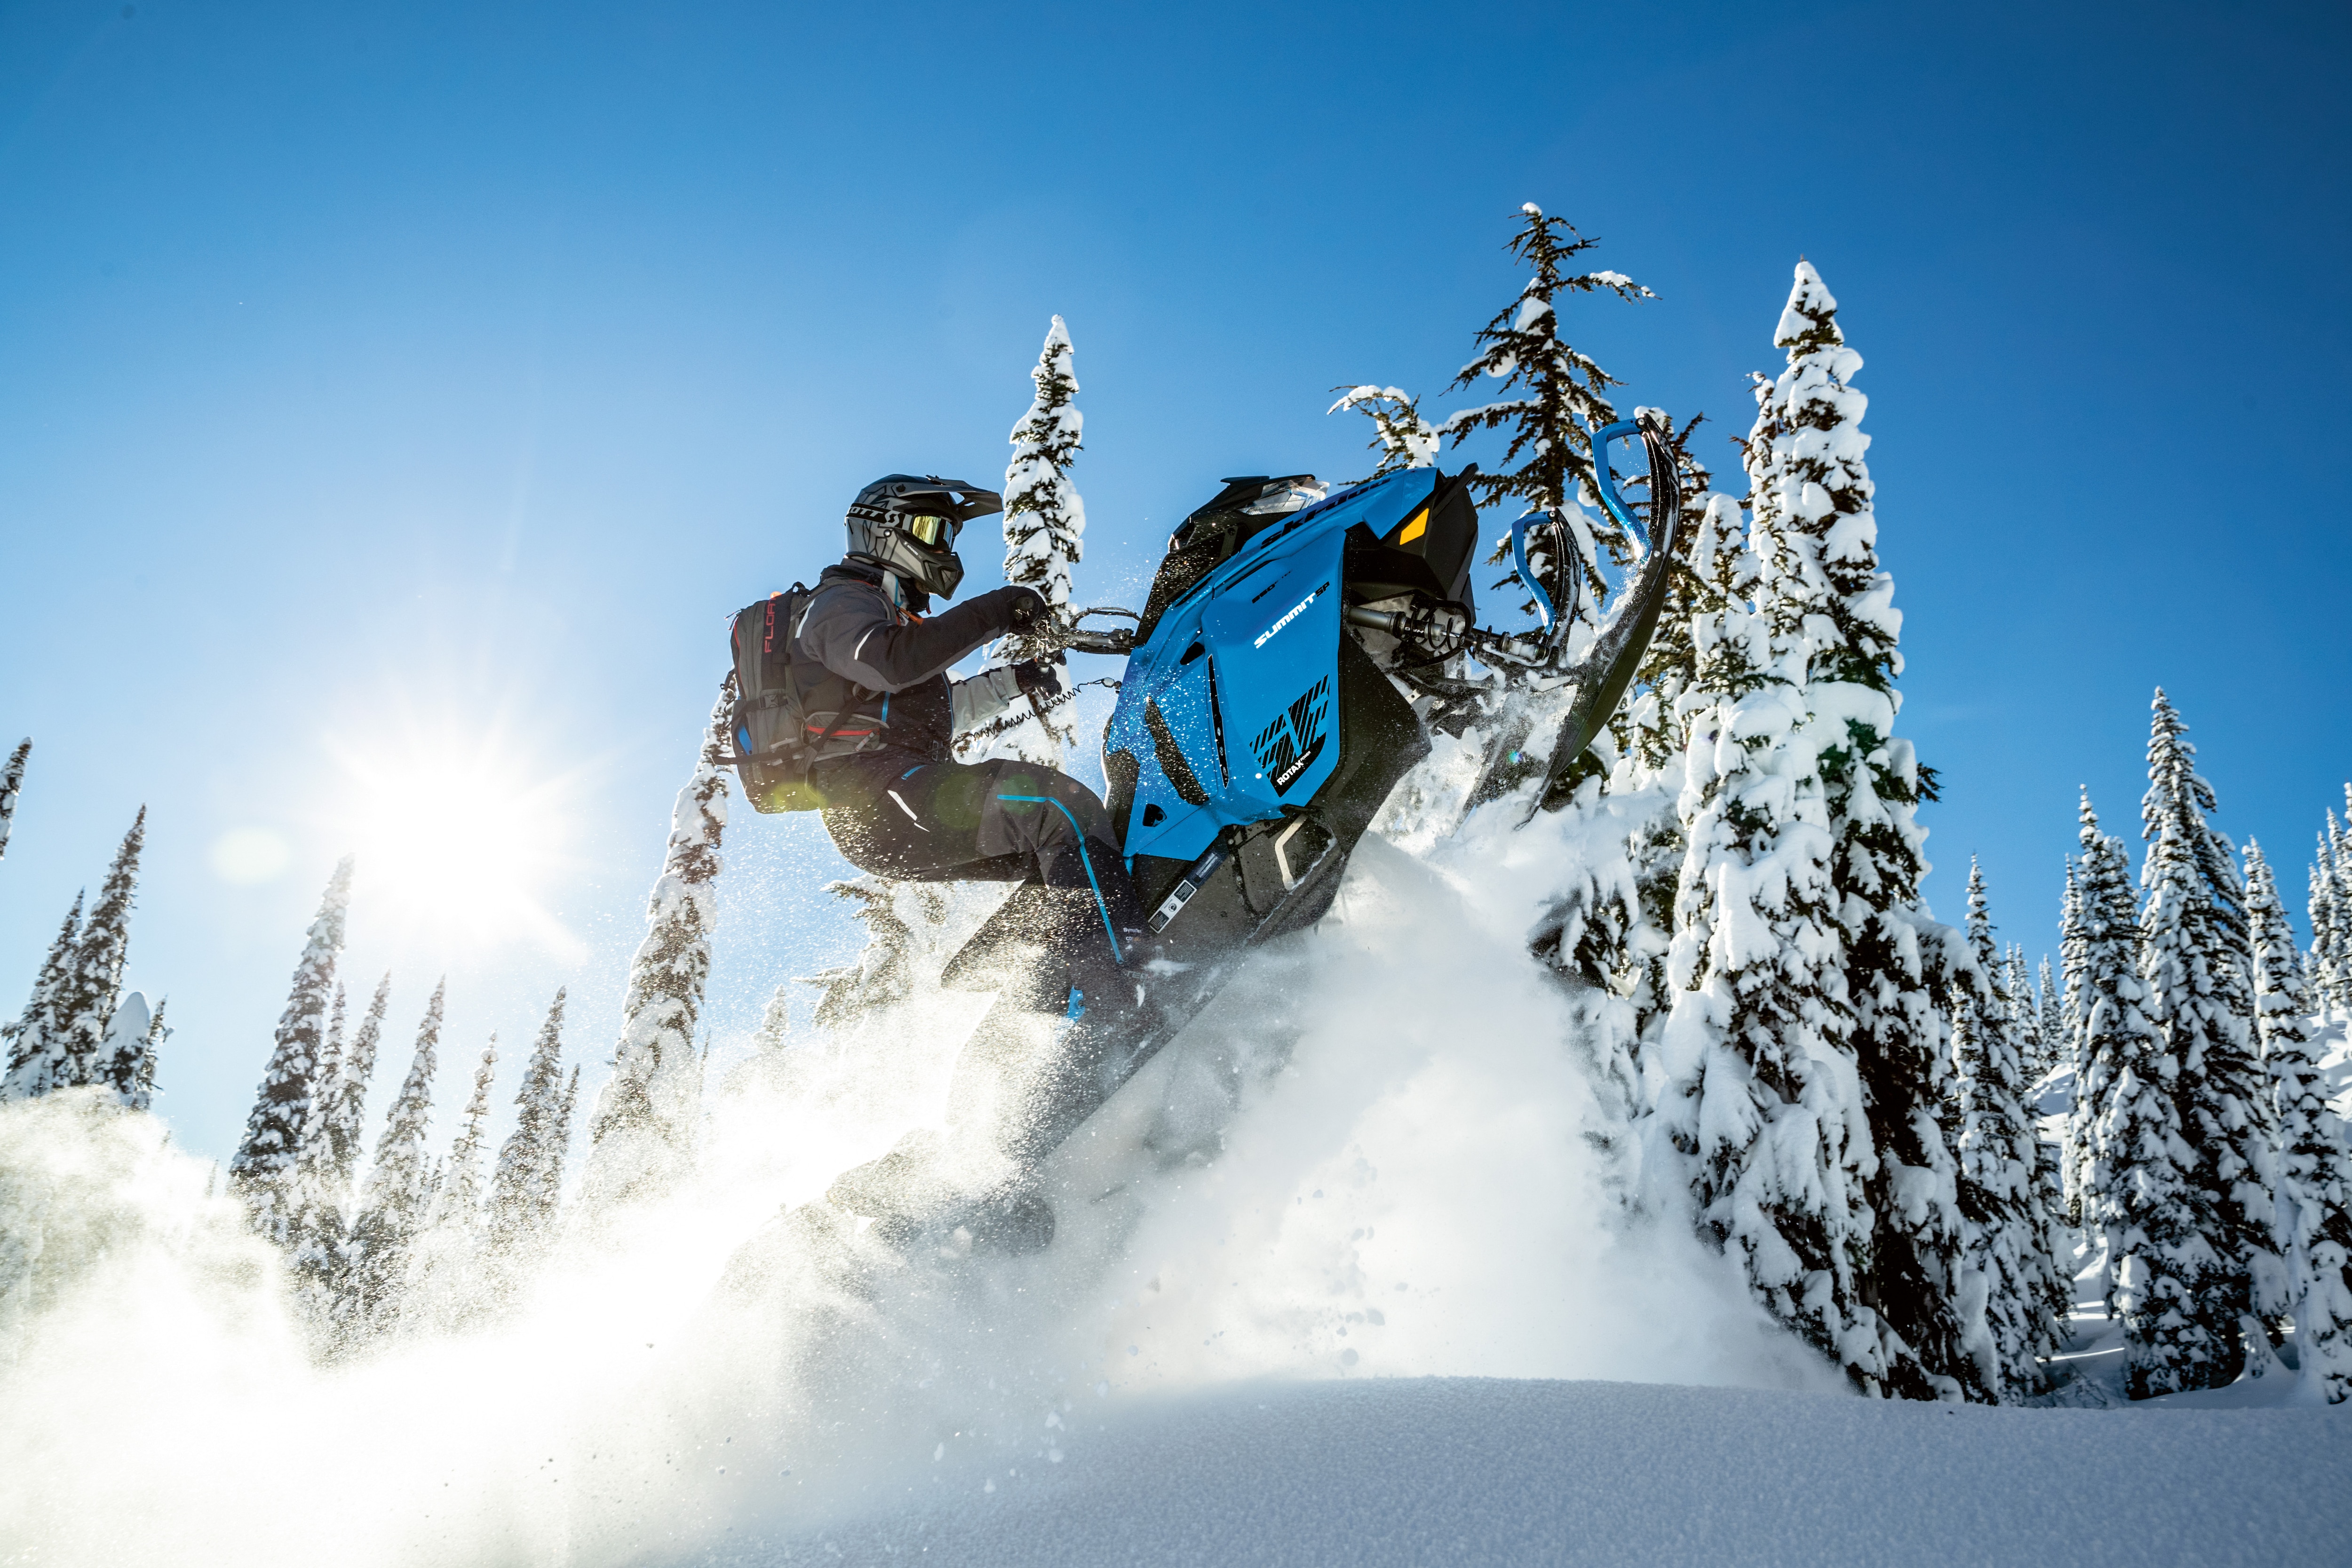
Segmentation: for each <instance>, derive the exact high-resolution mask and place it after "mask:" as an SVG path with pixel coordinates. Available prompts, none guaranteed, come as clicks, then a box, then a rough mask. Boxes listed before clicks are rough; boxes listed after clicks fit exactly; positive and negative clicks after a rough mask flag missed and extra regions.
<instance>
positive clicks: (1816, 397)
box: [1744, 261, 1989, 1398]
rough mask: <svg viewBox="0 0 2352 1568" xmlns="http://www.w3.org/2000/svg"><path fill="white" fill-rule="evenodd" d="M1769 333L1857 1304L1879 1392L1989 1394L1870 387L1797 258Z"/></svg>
mask: <svg viewBox="0 0 2352 1568" xmlns="http://www.w3.org/2000/svg"><path fill="white" fill-rule="evenodd" d="M1772 341H1773V342H1774V344H1775V345H1776V346H1778V347H1780V348H1781V349H1782V350H1784V351H1785V352H1786V353H1787V356H1788V363H1787V366H1786V368H1785V369H1783V370H1782V372H1781V373H1780V377H1779V378H1778V379H1777V380H1775V381H1771V382H1767V381H1765V380H1764V378H1762V377H1761V376H1759V377H1757V384H1756V399H1757V417H1756V424H1755V426H1754V428H1753V429H1751V430H1750V431H1749V433H1748V440H1747V443H1746V446H1745V448H1744V452H1745V461H1746V465H1747V468H1748V496H1749V502H1748V504H1749V507H1750V510H1752V512H1753V514H1754V519H1755V521H1754V523H1753V525H1752V530H1751V531H1752V534H1753V537H1754V539H1755V542H1756V545H1755V547H1756V552H1757V556H1758V563H1759V570H1760V574H1761V576H1760V583H1759V593H1758V606H1759V610H1760V611H1761V612H1762V614H1763V616H1764V619H1765V623H1766V627H1767V630H1768V632H1769V636H1770V637H1771V638H1772V642H1773V647H1774V648H1775V649H1776V650H1777V651H1778V652H1779V653H1780V657H1781V658H1783V659H1784V660H1786V661H1787V663H1788V668H1789V672H1790V679H1792V680H1793V681H1796V682H1799V683H1800V684H1801V706H1802V711H1803V713H1804V715H1805V717H1804V721H1803V726H1802V732H1801V739H1800V741H1799V744H1801V745H1802V746H1804V747H1805V748H1807V749H1809V750H1811V752H1813V753H1814V754H1815V756H1816V757H1817V759H1818V761H1817V763H1816V767H1817V770H1818V773H1819V777H1820V784H1819V787H1820V789H1821V790H1822V797H1823V801H1822V804H1823V808H1824V813H1825V816H1826V827H1827V830H1828V833H1829V836H1830V841H1829V844H1828V847H1827V853H1826V856H1825V859H1826V863H1827V868H1828V870H1829V880H1830V889H1829V892H1830V897H1829V900H1828V901H1827V904H1826V906H1825V909H1824V915H1825V918H1826V920H1827V921H1828V923H1829V926H1830V930H1831V934H1832V939H1833V940H1834V941H1835V942H1836V943H1837V945H1838V948H1839V949H1840V950H1841V951H1842V953H1843V976H1842V979H1843V987H1842V989H1843V993H1844V999H1845V1003H1846V1005H1847V1006H1848V1007H1849V1008H1850V1009H1851V1015H1850V1016H1851V1025H1850V1026H1849V1027H1848V1029H1846V1030H1845V1031H1843V1038H1839V1037H1836V1036H1835V1035H1834V1034H1833V1035H1832V1042H1833V1043H1832V1049H1835V1050H1837V1051H1838V1053H1839V1054H1840V1055H1843V1056H1848V1057H1850V1058H1852V1059H1853V1061H1854V1063H1855V1065H1856V1067H1857V1068H1858V1070H1859V1072H1860V1075H1861V1086H1862V1100H1863V1105H1862V1110H1864V1113H1865V1114H1866V1117H1867V1125H1866V1128H1864V1129H1857V1130H1856V1131H1855V1133H1854V1135H1853V1139H1852V1141H1851V1142H1852V1148H1853V1156H1852V1159H1853V1165H1854V1168H1855V1169H1857V1170H1859V1171H1861V1172H1862V1173H1864V1176H1865V1178H1866V1181H1867V1185H1866V1188H1865V1197H1866V1201H1867V1209H1866V1211H1865V1214H1866V1216H1867V1218H1868V1219H1869V1221H1870V1222H1871V1224H1872V1230H1871V1234H1870V1235H1869V1237H1867V1239H1866V1242H1865V1247H1866V1256H1868V1257H1869V1258H1871V1267H1870V1268H1869V1270H1868V1272H1867V1274H1866V1275H1865V1276H1864V1300H1865V1301H1866V1302H1867V1303H1868V1304H1869V1305H1870V1306H1872V1307H1873V1308H1874V1309H1875V1310H1876V1311H1877V1313H1878V1315H1879V1317H1880V1319H1881V1320H1882V1321H1883V1322H1884V1325H1885V1340H1886V1343H1885V1352H1884V1357H1885V1363H1886V1367H1887V1376H1888V1380H1889V1384H1888V1386H1889V1389H1890V1392H1893V1393H1896V1394H1902V1395H1904V1396H1906V1397H1908V1398H1935V1397H1948V1396H1951V1395H1953V1394H1958V1393H1959V1392H1961V1391H1962V1390H1963V1389H1967V1390H1969V1392H1972V1393H1976V1394H1979V1395H1982V1394H1986V1393H1988V1392H1989V1391H1986V1390H1982V1389H1979V1388H1975V1387H1974V1386H1973V1385H1974V1384H1975V1381H1976V1367H1977V1365H1978V1363H1976V1362H1975V1360H1974V1359H1973V1358H1971V1357H1970V1356H1969V1355H1968V1354H1967V1353H1966V1352H1965V1351H1964V1350H1963V1348H1962V1345H1961V1336H1962V1322H1961V1312H1960V1306H1959V1302H1958V1289H1959V1283H1960V1281H1959V1272H1958V1266H1959V1251H1960V1242H1961V1237H1960V1224H1959V1214H1958V1207H1957V1188H1956V1182H1957V1171H1956V1168H1955V1166H1954V1163H1953V1157H1952V1152H1951V1137H1952V1132H1953V1130H1952V1129H1951V1128H1949V1127H1948V1126H1947V1125H1946V1118H1947V1117H1948V1114H1949V1110H1948V1100H1949V1092H1948V1081H1947V1080H1948V1073H1949V1070H1950V1060H1951V1058H1950V1049H1949V1028H1950V1026H1949V1022H1948V1019H1949V1016H1950V1012H1951V1009H1952V1006H1953V1005H1954V1004H1955V1001H1956V988H1958V987H1963V986H1968V985H1979V986H1980V985H1983V984H1987V983H1988V979H1989V977H1986V976H1982V975H1980V974H1978V973H1975V963H1974V961H1973V959H1972V958H1971V957H1970V955H1969V950H1968V946H1967V943H1966V942H1965V940H1964V939H1963V938H1962V937H1961V936H1960V934H1959V933H1958V932H1957V931H1953V930H1952V929H1951V928H1950V927H1948V926H1944V925H1940V924H1938V923H1937V921H1934V920H1933V919H1932V918H1930V917H1929V915H1928V913H1927V906H1926V904H1925V902H1924V901H1923V900H1921V898H1920V896H1919V881H1920V879H1922V878H1923V877H1925V876H1926V875H1927V869H1928V867H1927V858H1926V856H1925V854H1924V853H1923V850H1924V847H1925V844H1926V840H1927V833H1926V831H1925V830H1924V829H1922V828H1921V827H1920V826H1918V823H1917V820H1916V809H1917V806H1918V805H1919V803H1920V802H1921V801H1922V800H1925V799H1932V798H1933V797H1934V791H1933V778H1932V775H1931V774H1928V773H1926V772H1925V771H1924V770H1922V769H1921V768H1920V766H1919V763H1918V760H1917V758H1916V755H1915V753H1914V752H1913V750H1912V747H1911V742H1908V741H1906V740H1902V739H1899V738H1897V737H1896V736H1895V732H1894V731H1895V713H1896V711H1897V710H1899V708H1900V707H1901V704H1902V696H1901V693H1899V692H1898V691H1897V690H1896V689H1895V679H1896V678H1897V677H1898V676H1900V675H1901V674H1902V672H1903V655H1902V653H1901V652H1900V651H1899V650H1898V648H1897V647H1896V639H1897V636H1898V634H1899V633H1900V631H1901V629H1902V616H1901V614H1900V612H1898V611H1897V610H1895V607H1894V597H1895V583H1894V579H1893V577H1892V576H1891V575H1889V574H1887V573H1885V572H1884V571H1882V570H1881V569H1880V567H1879V563H1878V552H1877V538H1878V524H1877V521H1876V516H1875V513H1874V510H1873V508H1872V494H1873V488H1872V484H1871V479H1870V469H1869V466H1868V464H1867V463H1866V462H1865V461H1864V454H1865V453H1866V452H1867V451H1868V449H1869V447H1870V437H1868V436H1866V435H1864V433H1863V431H1862V418H1863V415H1864V410H1865V409H1866V408H1867V406H1868V403H1869V400H1868V399H1867V398H1866V397H1865V396H1864V395H1863V394H1862V393H1860V392H1858V391H1856V390H1855V389H1854V388H1853V385H1852V384H1851V383H1852V380H1853V375H1854V373H1855V372H1856V371H1858V370H1860V369H1861V368H1862V356H1861V355H1860V354H1858V353H1855V352H1854V351H1853V348H1851V347H1850V346H1848V344H1847V343H1846V341H1845V335H1844V332H1843V330H1842V329H1841V328H1840V327H1839V326H1838V322H1837V300H1835V299H1834V298H1832V296H1831V294H1830V292H1829V290H1828V289H1826V288H1825V287H1823V285H1822V279H1821V275H1820V274H1819V273H1818V272H1816V271H1815V270H1814V269H1813V268H1812V266H1811V263H1809V262H1804V261H1800V262H1799V263H1798V264H1797V268H1796V276H1795V280H1794V282H1793V284H1792V286H1791V288H1790V293H1789V302H1788V305H1787V307H1786V308H1785V309H1784V310H1782V312H1781V315H1780V323H1779V326H1778V328H1777V329H1776V331H1774V333H1773V340H1772Z"/></svg>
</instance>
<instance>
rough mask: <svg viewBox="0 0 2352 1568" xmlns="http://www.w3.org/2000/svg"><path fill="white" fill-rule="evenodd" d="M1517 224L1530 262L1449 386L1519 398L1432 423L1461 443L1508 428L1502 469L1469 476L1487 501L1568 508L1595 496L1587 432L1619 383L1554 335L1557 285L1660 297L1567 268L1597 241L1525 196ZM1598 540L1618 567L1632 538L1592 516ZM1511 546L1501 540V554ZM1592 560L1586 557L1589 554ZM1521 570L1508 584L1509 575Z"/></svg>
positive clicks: (1523, 257) (1601, 421) (1520, 250)
mask: <svg viewBox="0 0 2352 1568" xmlns="http://www.w3.org/2000/svg"><path fill="white" fill-rule="evenodd" d="M1519 212H1520V214H1521V215H1522V220H1523V221H1522V222H1521V223H1520V225H1519V231H1518V233H1517V234H1516V235H1514V236H1512V237H1511V240H1510V243H1509V245H1508V247H1507V248H1508V250H1509V251H1510V253H1511V255H1512V256H1513V257H1514V258H1516V259H1517V260H1518V261H1519V262H1521V263H1522V264H1524V265H1526V266H1527V267H1528V268H1532V269H1533V276H1532V277H1530V278H1529V279H1528V281H1527V283H1526V285H1525V286H1524V287H1522V288H1521V289H1520V290H1519V296H1518V298H1517V300H1513V301H1512V302H1511V303H1510V304H1508V305H1507V306H1505V307H1504V308H1503V309H1502V310H1500V311H1498V312H1497V313H1496V316H1495V319H1494V320H1493V321H1488V322H1487V323H1486V326H1484V327H1482V328H1481V329H1479V331H1478V335H1477V340H1476V341H1477V343H1478V346H1479V353H1478V356H1477V357H1476V358H1475V359H1473V360H1472V361H1471V362H1470V363H1468V364H1465V365H1464V366H1463V367H1462V370H1461V372H1460V374H1457V375H1455V376H1454V390H1455V391H1461V390H1464V389H1466V388H1469V387H1473V386H1475V385H1477V384H1478V382H1479V381H1480V379H1481V378H1484V377H1492V378H1494V379H1495V380H1497V381H1499V382H1501V383H1502V384H1503V390H1505V391H1510V390H1511V389H1513V388H1515V387H1516V388H1521V389H1523V395H1521V396H1518V397H1515V398H1509V399H1507V400H1505V401H1503V402H1499V403H1490V404H1486V405H1484V406H1482V407H1478V408H1469V409H1465V410H1463V411H1462V412H1461V413H1459V414H1456V415H1454V416H1452V417H1451V418H1449V419H1447V420H1446V421H1445V422H1444V424H1443V425H1440V426H1438V432H1439V434H1441V435H1444V436H1448V437H1452V438H1453V440H1454V444H1455V445H1457V446H1459V445H1460V444H1461V443H1463V442H1464V441H1466V440H1467V439H1469V438H1470V437H1472V436H1474V435H1475V434H1477V433H1478V432H1480V431H1485V430H1500V431H1504V432H1507V434H1508V437H1509V444H1508V446H1507V447H1506V448H1505V449H1504V454H1503V466H1502V467H1501V468H1498V469H1497V471H1496V472H1494V473H1491V474H1483V473H1482V474H1476V475H1473V476H1472V477H1471V480H1470V484H1471V489H1472V491H1473V493H1474V494H1475V495H1476V496H1477V498H1478V500H1479V503H1480V504H1481V505H1482V506H1483V505H1488V504H1491V503H1493V502H1495V501H1496V500H1501V499H1503V498H1504V497H1506V496H1516V497H1517V498H1519V499H1520V500H1522V501H1523V502H1524V503H1525V504H1526V505H1527V506H1528V507H1530V508H1541V507H1557V508H1559V509H1560V510H1563V511H1565V510H1567V509H1568V508H1569V507H1570V505H1571V504H1573V503H1574V502H1575V501H1576V500H1577V498H1578V493H1579V491H1580V490H1582V491H1584V492H1585V493H1587V494H1590V493H1591V484H1592V442H1591V433H1590V432H1591V429H1597V428H1599V427H1600V426H1602V425H1606V424H1609V423H1611V422H1612V421H1613V420H1614V419H1615V418H1616V417H1617V410H1616V407H1615V405H1612V404H1611V403H1610V401H1609V398H1608V396H1607V393H1608V389H1609V388H1611V387H1612V386H1615V385H1618V384H1619V383H1618V382H1617V381H1616V380H1615V379H1614V378H1613V377H1612V376H1611V375H1609V374H1607V373H1606V372H1604V371H1603V370H1602V369H1601V366H1600V364H1599V363H1596V362H1595V361H1594V360H1593V359H1592V357H1591V355H1589V354H1586V353H1581V352H1580V351H1579V350H1577V349H1575V348H1572V347H1570V345H1569V344H1568V343H1567V342H1565V341H1564V340H1563V339H1562V338H1561V337H1560V335H1559V311H1558V305H1559V297H1560V295H1561V294H1562V293H1563V292H1566V293H1570V294H1591V293H1601V292H1607V293H1612V294H1614V295H1616V296H1617V297H1618V298H1620V299H1622V300H1653V299H1655V298H1656V297H1657V296H1655V295H1654V294H1653V293H1651V292H1650V290H1648V289H1644V288H1643V287H1642V286H1641V285H1640V284H1638V283H1636V282H1634V281H1633V279H1630V278H1627V277H1626V276H1624V274H1622V273H1620V272H1608V271H1601V272H1584V273H1570V272H1568V271H1566V270H1565V269H1564V267H1565V264H1566V263H1568V262H1570V261H1571V260H1573V259H1574V258H1576V257H1578V256H1580V255H1581V254H1582V253H1583V252H1585V251H1587V250H1590V249H1591V248H1592V247H1594V246H1595V245H1597V244H1599V243H1600V241H1598V240H1595V239H1587V238H1586V237H1584V236H1582V235H1580V234H1579V233H1577V231H1576V229H1575V227H1574V226H1572V225H1570V223H1569V222H1568V220H1567V219H1565V218H1557V217H1547V216H1544V212H1543V209H1542V208H1541V207H1538V206H1537V205H1535V204H1534V203H1533V202H1529V203H1528V204H1527V205H1524V206H1522V207H1520V208H1519ZM1587 526H1588V528H1589V529H1590V531H1591V533H1592V534H1593V539H1594V542H1597V543H1598V544H1599V545H1600V546H1601V548H1602V549H1605V550H1607V551H1608V552H1609V553H1610V556H1611V558H1612V560H1614V561H1616V562H1617V563H1620V564H1623V563H1626V562H1627V561H1629V560H1630V559H1631V558H1632V557H1631V552H1632V548H1633V542H1632V541H1631V540H1629V539H1627V538H1626V537H1625V534H1624V531H1623V530H1622V529H1621V528H1620V527H1618V525H1617V524H1616V523H1615V522H1614V521H1612V520H1609V519H1606V518H1603V519H1601V520H1599V521H1597V522H1596V521H1590V520H1588V522H1587ZM1505 548H1507V546H1498V547H1497V550H1496V554H1495V555H1494V556H1493V557H1492V559H1493V560H1496V561H1500V560H1501V559H1502V558H1503V552H1504V549H1505ZM1588 563H1589V556H1588ZM1516 578H1517V574H1516V573H1515V574H1513V575H1512V577H1511V578H1508V579H1506V581H1515V580H1516ZM1590 586H1591V590H1592V592H1593V594H1594V595H1600V594H1601V593H1602V592H1603V591H1604V590H1605V587H1606V584H1604V583H1603V582H1602V580H1601V577H1600V575H1599V574H1598V573H1597V571H1596V572H1594V573H1593V574H1592V576H1591V583H1590Z"/></svg>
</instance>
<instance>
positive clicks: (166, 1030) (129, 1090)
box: [115, 997, 172, 1110]
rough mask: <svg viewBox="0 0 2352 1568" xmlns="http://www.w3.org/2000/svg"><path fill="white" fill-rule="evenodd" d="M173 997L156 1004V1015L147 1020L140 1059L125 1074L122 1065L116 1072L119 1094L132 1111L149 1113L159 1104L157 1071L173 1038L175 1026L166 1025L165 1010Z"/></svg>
mask: <svg viewBox="0 0 2352 1568" xmlns="http://www.w3.org/2000/svg"><path fill="white" fill-rule="evenodd" d="M170 1002H171V998H169V997H164V998H163V999H162V1000H160V1001H158V1002H157V1003H156V1004H155V1012H154V1015H153V1016H151V1017H150V1018H149V1019H148V1020H147V1032H146V1034H144V1035H143V1036H142V1037H140V1041H139V1058H138V1060H137V1062H136V1063H135V1064H133V1065H131V1067H130V1068H129V1070H128V1071H125V1070H124V1069H123V1068H121V1066H119V1065H118V1067H117V1068H116V1071H115V1082H116V1084H117V1086H118V1089H117V1092H119V1093H121V1096H122V1103H123V1104H124V1105H125V1106H126V1107H127V1108H129V1109H130V1110H151V1109H152V1107H153V1106H154V1103H155V1068H156V1064H157V1063H158V1062H159V1061H161V1060H162V1058H163V1047H164V1045H165V1044H166V1043H167V1042H168V1041H169V1040H170V1039H171V1037H172V1029H171V1026H170V1025H168V1024H166V1023H164V1022H163V1011H164V1009H165V1007H167V1006H168V1005H170Z"/></svg>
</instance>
